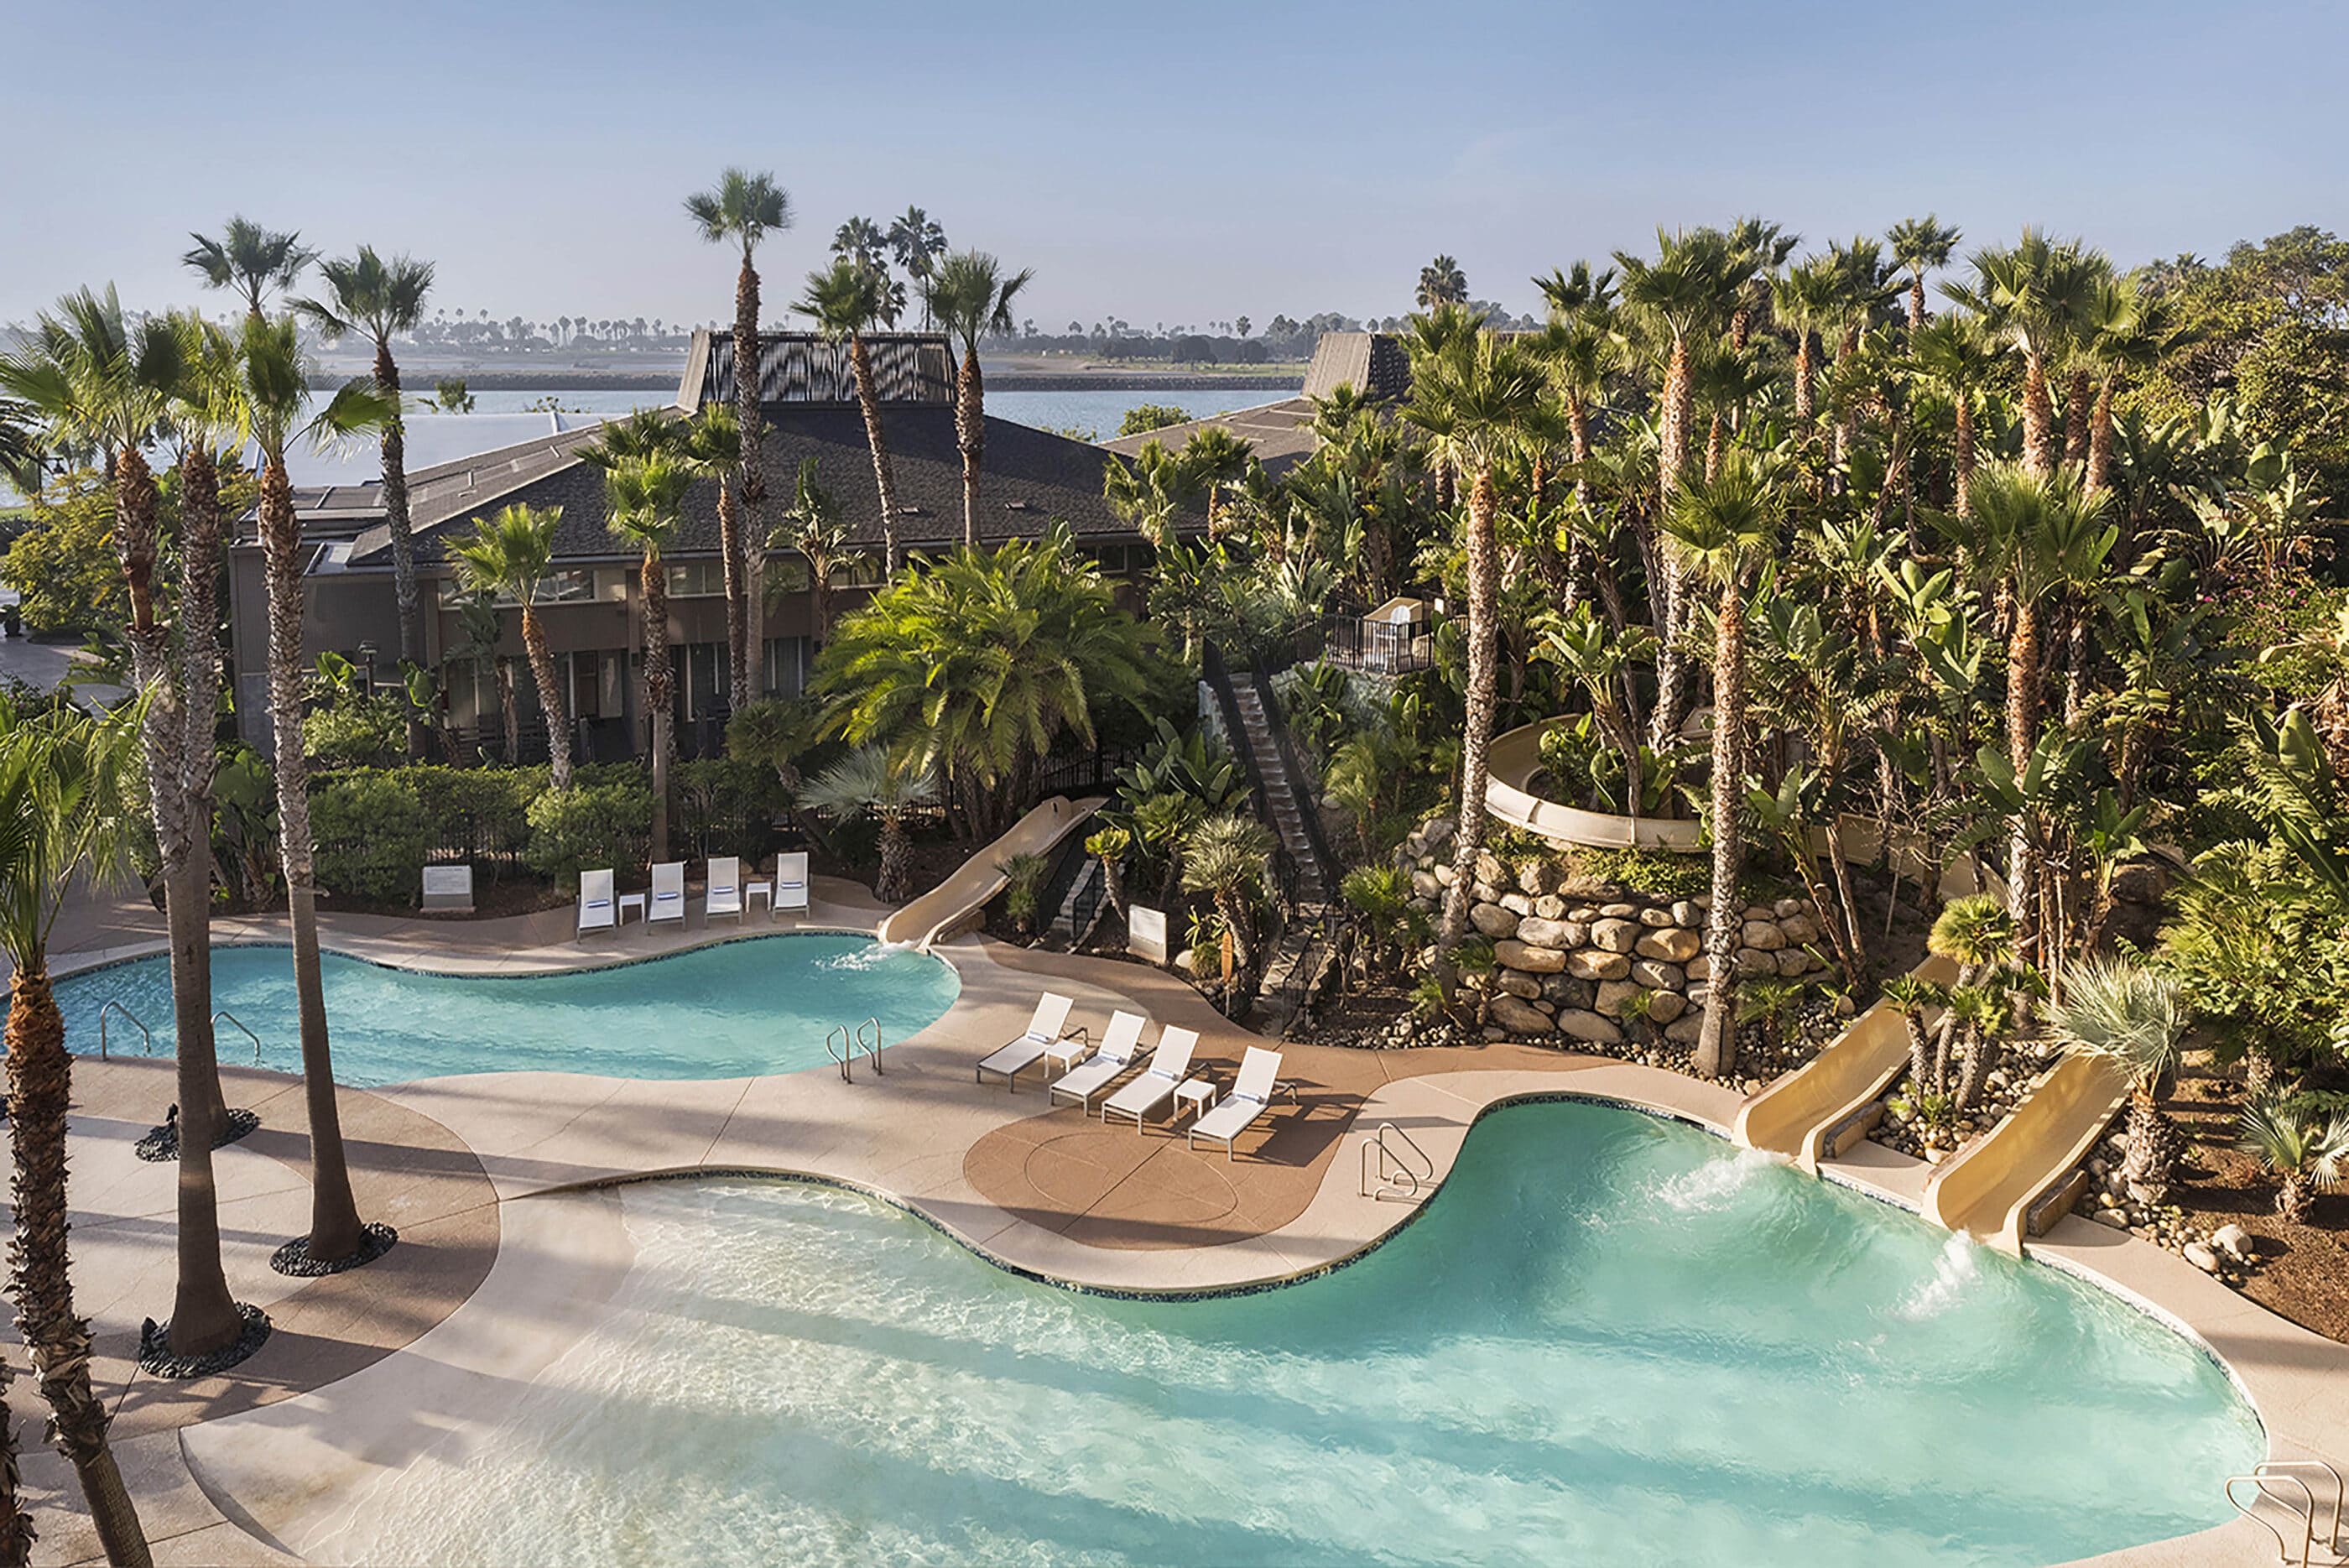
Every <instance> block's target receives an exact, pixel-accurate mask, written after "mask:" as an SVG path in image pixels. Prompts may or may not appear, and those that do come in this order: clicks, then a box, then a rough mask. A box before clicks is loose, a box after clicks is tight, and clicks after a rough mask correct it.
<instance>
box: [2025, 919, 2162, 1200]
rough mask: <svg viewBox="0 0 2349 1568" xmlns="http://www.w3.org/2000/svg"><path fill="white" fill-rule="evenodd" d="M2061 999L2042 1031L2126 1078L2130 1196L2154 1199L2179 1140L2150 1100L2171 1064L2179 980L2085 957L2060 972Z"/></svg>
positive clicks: (2125, 1171) (2125, 1170)
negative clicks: (2112, 1065) (2105, 1062)
mask: <svg viewBox="0 0 2349 1568" xmlns="http://www.w3.org/2000/svg"><path fill="white" fill-rule="evenodd" d="M2047 1023H2048V1028H2049V1029H2050V1030H2051V1031H2052V1032H2053V1033H2054V1036H2055V1038H2056V1039H2058V1040H2060V1041H2062V1042H2063V1043H2064V1045H2065V1046H2066V1047H2067V1048H2068V1049H2070V1050H2072V1051H2074V1052H2077V1053H2081V1054H2088V1055H2094V1056H2102V1057H2105V1058H2106V1059H2107V1060H2109V1061H2112V1062H2114V1063H2116V1064H2118V1065H2119V1066H2120V1068H2121V1070H2122V1071H2123V1072H2124V1073H2126V1074H2127V1075H2128V1080H2129V1125H2128V1158H2127V1162H2126V1163H2125V1164H2124V1165H2123V1166H2122V1177H2123V1179H2125V1180H2127V1183H2128V1186H2129V1192H2130V1196H2132V1197H2135V1198H2137V1199H2138V1200H2139V1201H2140V1202H2152V1201H2156V1200H2158V1199H2159V1198H2160V1196H2161V1194H2162V1193H2163V1192H2164V1191H2165V1190H2167V1189H2168V1186H2169V1172H2170V1167H2171V1166H2172V1165H2173V1164H2174V1163H2175V1162H2176V1161H2177V1158H2178V1152H2179V1148H2180V1146H2181V1144H2182V1141H2183V1140H2182V1139H2180V1137H2178V1129H2177V1127H2175V1126H2173V1125H2172V1124H2171V1123H2170V1121H2169V1118H2168V1116H2164V1115H2163V1114H2162V1112H2161V1106H2159V1104H2158V1102H2157V1101H2156V1099H2155V1095H2156V1093H2157V1092H2158V1088H2159V1085H2160V1084H2161V1081H2162V1080H2163V1079H2164V1078H2165V1077H2167V1076H2168V1075H2169V1074H2170V1073H2171V1072H2172V1071H2174V1070H2175V1069H2176V1067H2177V1065H2178V1040H2179V1038H2180V1037H2181V1036H2182V1035H2183V1034H2184V1033H2185V1032H2186V1010H2185V1006H2184V1003H2183V1002H2181V1001H2180V999H2179V996H2178V981H2176V980H2174V979H2172V978H2171V977H2170V976H2168V975H2166V974H2163V973H2162V972H2160V971H2158V970H2153V969H2148V968H2147V967H2146V966H2145V965H2143V964H2141V963H2138V962H2137V961H2134V960H2130V959H2122V958H2090V959H2083V960H2081V961H2078V962H2076V963H2074V964H2072V965H2071V966H2069V968H2067V969H2066V970H2065V971H2064V1000H2063V1001H2061V1002H2056V1003H2054V1005H2052V1006H2050V1007H2049V1008H2048V1010H2047Z"/></svg>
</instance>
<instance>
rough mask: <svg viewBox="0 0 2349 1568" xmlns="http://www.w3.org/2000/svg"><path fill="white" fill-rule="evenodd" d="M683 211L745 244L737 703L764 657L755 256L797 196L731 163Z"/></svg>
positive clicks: (702, 226)
mask: <svg viewBox="0 0 2349 1568" xmlns="http://www.w3.org/2000/svg"><path fill="white" fill-rule="evenodd" d="M685 211H686V215H687V216H688V217H690V218H691V219H692V220H693V222H694V225H695V227H696V228H698V230H699V231H700V234H701V237H702V238H703V239H705V240H707V241H709V243H710V244H714V245H716V244H740V246H741V247H742V270H741V271H740V273H739V274H738V275H736V277H735V280H734V418H735V421H736V425H737V430H738V431H739V433H740V438H741V460H740V478H739V479H738V481H737V483H738V484H739V485H740V491H739V493H738V502H739V504H740V507H741V510H742V514H743V518H742V521H743V523H744V524H747V526H745V527H742V528H740V529H739V530H738V531H737V537H736V538H735V539H734V540H733V541H732V542H730V543H728V542H726V541H723V540H721V541H720V544H721V545H722V546H723V547H724V548H725V550H726V552H727V566H726V572H727V576H728V579H729V581H728V586H727V589H726V599H727V620H726V624H727V630H728V632H729V634H730V636H729V641H730V644H731V647H730V649H729V652H730V655H731V657H732V664H731V666H730V670H728V675H729V678H730V683H729V686H728V689H727V701H728V702H729V703H730V705H731V706H733V707H737V708H739V707H740V706H742V705H743V704H744V703H746V702H749V701H753V700H754V699H756V698H757V697H758V696H759V695H760V692H759V690H758V685H759V681H760V680H761V672H762V670H763V669H764V666H765V663H766V660H765V659H764V658H763V657H762V654H763V652H764V650H763V649H760V648H757V647H754V646H752V644H753V642H754V641H755V639H756V634H755V633H754V632H753V631H752V630H751V629H750V628H752V627H753V626H755V624H756V622H757V620H758V609H757V605H756V600H757V597H758V595H759V592H760V585H759V580H758V579H759V578H760V576H761V572H760V569H759V568H760V566H761V563H762V562H763V560H764V553H763V552H761V553H760V554H759V555H757V556H746V555H744V553H743V546H744V545H745V544H746V543H749V542H752V541H758V542H763V541H764V540H765V539H766V537H767V528H766V515H767V465H766V458H765V456H764V452H763V443H764V441H765V440H766V431H765V427H764V425H763V422H762V420H761V409H760V405H759V396H760V391H761V387H760V384H759V383H760V370H761V366H760V358H759V269H758V266H757V265H756V258H757V255H758V250H759V242H760V241H761V240H762V239H764V238H766V236H767V235H769V234H773V233H776V232H778V231H780V230H783V229H788V228H790V227H791V226H792V198H791V194H790V192H786V191H785V190H784V189H783V188H782V187H781V186H780V185H778V184H776V183H775V177H774V176H773V175H772V174H771V173H759V174H752V173H750V172H748V171H745V170H741V169H729V170H727V171H725V172H724V173H722V174H720V175H719V177H718V184H717V185H716V187H715V188H714V189H711V190H708V191H701V192H696V193H694V194H693V195H690V196H688V197H687V198H686V199H685ZM738 626H739V627H740V630H738V629H737V628H738Z"/></svg>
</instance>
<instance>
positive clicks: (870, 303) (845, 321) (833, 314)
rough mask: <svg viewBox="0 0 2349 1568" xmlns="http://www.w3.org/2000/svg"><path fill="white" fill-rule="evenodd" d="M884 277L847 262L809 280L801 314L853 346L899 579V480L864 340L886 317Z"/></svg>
mask: <svg viewBox="0 0 2349 1568" xmlns="http://www.w3.org/2000/svg"><path fill="white" fill-rule="evenodd" d="M882 281H883V280H882V276H881V275H880V273H879V272H878V271H877V270H875V269H874V268H872V267H869V266H861V265H857V264H856V263H855V262H853V261H850V260H848V259H847V258H846V257H843V258H842V259H841V260H839V261H838V262H835V263H834V264H833V266H832V268H831V270H829V271H827V272H812V273H810V274H808V287H807V293H806V294H805V295H803V296H801V298H800V303H799V306H798V308H799V311H800V313H801V314H802V315H803V316H809V317H814V319H815V324H816V329H817V330H818V331H820V332H822V333H823V335H824V337H826V338H828V339H830V340H832V341H833V342H838V341H840V340H841V339H843V338H845V339H846V340H847V342H848V366H849V369H850V370H851V371H852V372H854V376H855V379H856V402H857V406H858V407H859V408H861V409H862V410H864V444H865V445H866V446H868V447H870V448H871V449H872V451H873V484H874V489H875V490H876V491H878V492H879V493H880V497H881V551H882V563H883V565H884V566H885V568H886V569H887V571H888V574H889V576H893V577H894V576H896V575H897V567H898V565H899V563H900V562H901V560H902V559H903V557H902V556H900V555H899V554H898V550H897V515H898V514H897V476H896V472H895V470H894V469H893V468H892V467H891V466H890V462H889V442H888V439H887V438H886V437H885V435H884V434H883V433H882V430H881V394H880V391H879V389H877V388H876V387H875V386H874V380H873V355H872V352H871V350H870V349H868V348H866V347H865V343H864V334H865V333H867V332H869V331H870V330H872V328H873V325H874V322H876V321H878V320H879V319H880V317H881V313H882V308H883V306H884V303H885V302H884V300H883V297H882Z"/></svg>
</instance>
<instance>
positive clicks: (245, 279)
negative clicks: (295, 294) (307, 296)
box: [180, 213, 318, 317]
mask: <svg viewBox="0 0 2349 1568" xmlns="http://www.w3.org/2000/svg"><path fill="white" fill-rule="evenodd" d="M188 238H190V239H191V240H193V241H195V242H196V244H195V248H194V249H193V250H191V251H190V252H188V254H185V255H183V256H181V258H180V261H181V265H184V266H185V267H187V268H188V270H189V271H191V272H192V273H194V274H195V275H197V276H199V277H201V278H202V279H203V280H204V281H205V282H206V283H208V284H210V285H211V286H212V287H214V288H233V289H234V290H236V292H237V293H239V294H241V295H243V296H244V302H245V306H246V311H247V314H249V315H251V316H254V317H259V316H260V315H261V313H262V311H263V309H264V307H265V306H267V305H268V303H269V296H270V295H271V294H272V293H273V292H274V291H275V290H278V289H283V288H291V287H293V286H294V280H295V278H297V277H299V276H301V275H302V269H303V268H304V267H305V266H308V265H310V264H311V263H312V262H314V261H316V259H317V257H318V253H317V252H316V251H314V250H311V249H310V248H308V247H307V246H305V244H302V236H301V235H300V234H298V233H296V234H278V233H277V232H276V231H274V230H272V229H264V228H263V227H262V226H261V225H260V224H259V223H254V221H253V220H252V219H250V218H247V217H245V216H244V215H243V214H242V213H239V214H238V215H237V216H235V217H233V218H231V219H230V220H229V221H228V226H227V227H226V228H224V229H222V231H221V234H220V238H218V239H211V238H208V237H206V236H205V235H202V234H190V235H189V236H188Z"/></svg>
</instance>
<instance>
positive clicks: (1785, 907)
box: [1770, 898, 1806, 920]
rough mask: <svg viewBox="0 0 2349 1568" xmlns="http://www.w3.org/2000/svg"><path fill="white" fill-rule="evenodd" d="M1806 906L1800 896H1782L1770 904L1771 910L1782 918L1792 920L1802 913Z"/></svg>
mask: <svg viewBox="0 0 2349 1568" xmlns="http://www.w3.org/2000/svg"><path fill="white" fill-rule="evenodd" d="M1805 907H1806V906H1805V905H1804V903H1803V900H1802V899H1800V898H1781V899H1779V900H1778V901H1777V902H1776V903H1775V904H1773V905H1771V906H1770V912H1771V913H1772V914H1774V915H1775V916H1777V917H1778V919H1782V920H1791V919H1794V918H1795V916H1796V915H1799V914H1801V913H1802V912H1803V910H1804V909H1805Z"/></svg>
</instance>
